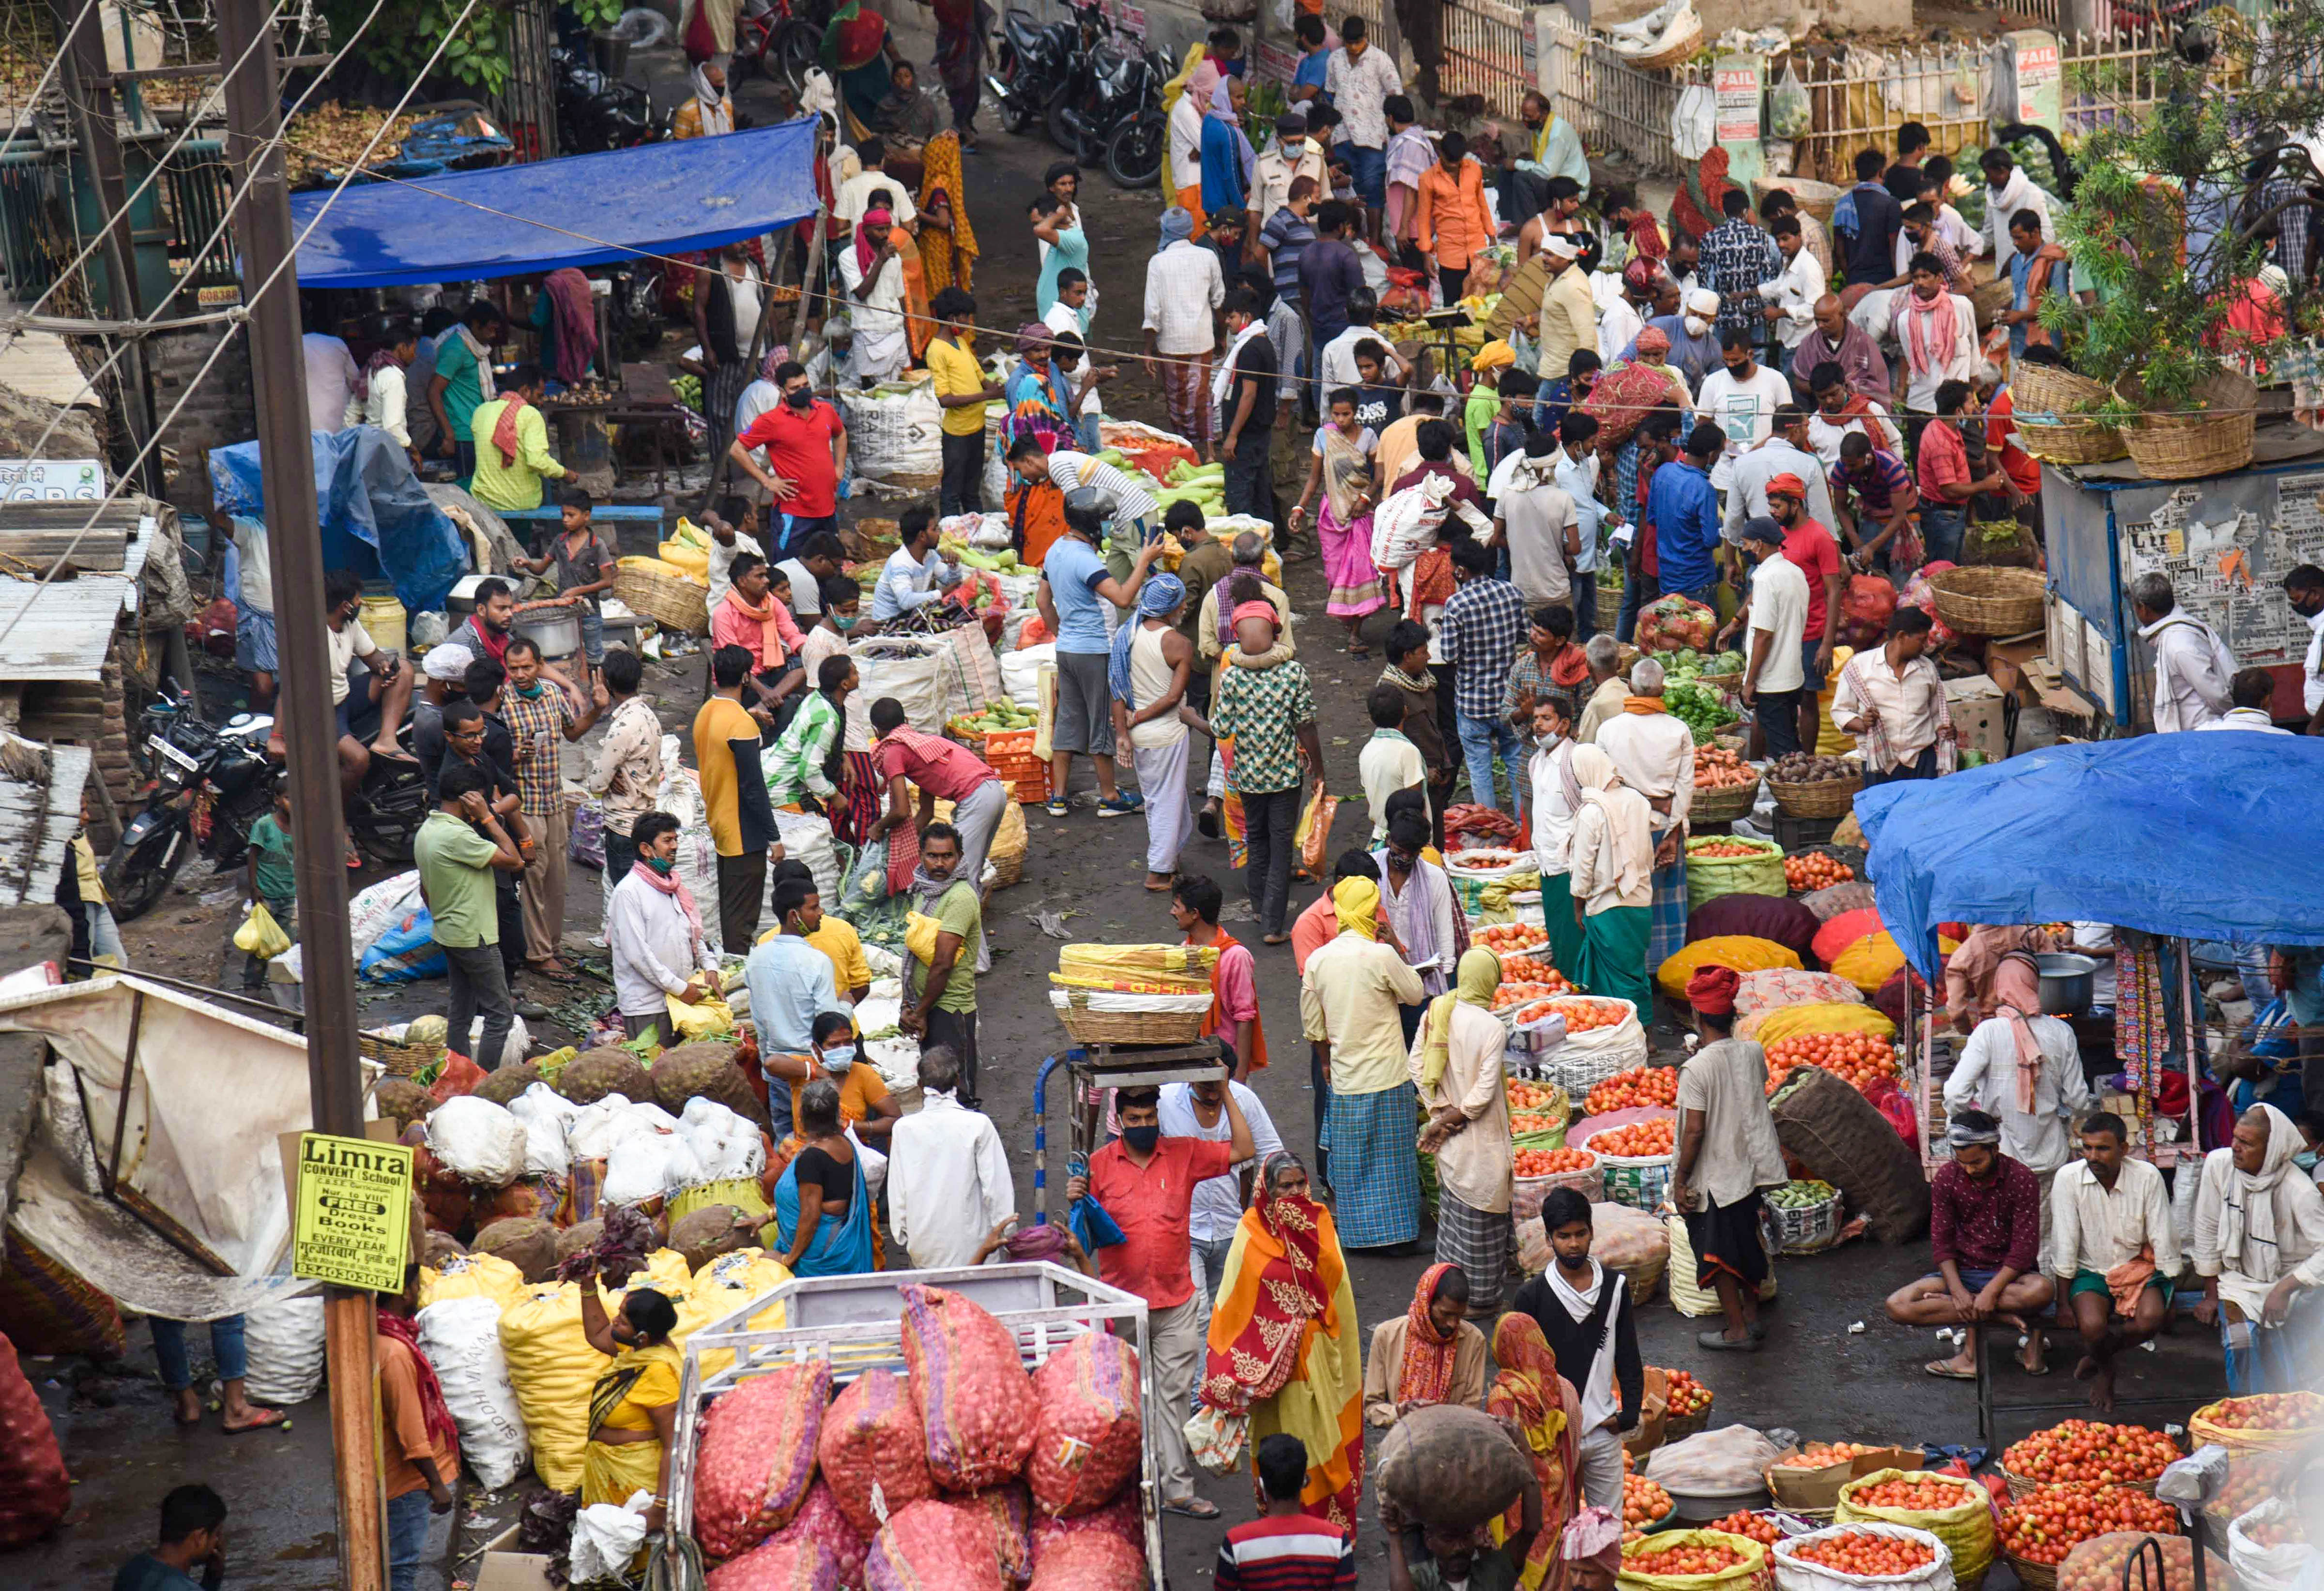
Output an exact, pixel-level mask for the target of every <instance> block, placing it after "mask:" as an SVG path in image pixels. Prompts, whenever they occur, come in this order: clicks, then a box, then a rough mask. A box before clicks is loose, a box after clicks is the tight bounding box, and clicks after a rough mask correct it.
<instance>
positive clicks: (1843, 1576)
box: [1772, 1521, 2188, 1591]
mask: <svg viewBox="0 0 2324 1591" xmlns="http://www.w3.org/2000/svg"><path fill="white" fill-rule="evenodd" d="M1851 1531H1852V1532H1855V1533H1857V1534H1859V1535H1870V1536H1886V1537H1887V1538H1889V1539H1891V1540H1900V1541H1912V1542H1915V1543H1917V1544H1919V1545H1920V1546H1922V1547H1923V1548H1925V1549H1927V1550H1928V1551H1929V1554H1930V1558H1929V1561H1928V1562H1926V1563H1924V1564H1923V1565H1922V1566H1921V1567H1920V1568H1916V1569H1912V1570H1909V1571H1908V1572H1906V1573H1904V1574H1901V1575H1859V1574H1851V1573H1849V1571H1847V1570H1846V1569H1837V1568H1831V1567H1829V1566H1827V1565H1825V1564H1821V1563H1816V1562H1813V1561H1812V1560H1811V1559H1804V1558H1800V1557H1797V1556H1795V1554H1796V1553H1797V1552H1798V1550H1799V1548H1800V1547H1801V1546H1802V1545H1803V1543H1806V1542H1810V1541H1827V1540H1834V1539H1836V1538H1838V1537H1840V1536H1844V1535H1847V1534H1849V1533H1850V1532H1851ZM2125 1539H2126V1540H2127V1538H2125ZM2075 1550H2076V1551H2077V1552H2079V1551H2080V1550H2081V1549H2080V1548H2079V1547H2078V1548H2076V1549H2075ZM1772 1556H1773V1557H1774V1559H1775V1591H1859V1588H1865V1587H1879V1588H1881V1591H1951V1586H1952V1583H1953V1554H1952V1549H1951V1548H1950V1547H1948V1546H1946V1545H1945V1544H1944V1542H1943V1541H1941V1540H1939V1539H1938V1538H1937V1536H1936V1535H1935V1534H1934V1533H1932V1532H1931V1531H1922V1530H1915V1529H1914V1528H1913V1527H1912V1526H1910V1525H1898V1524H1884V1523H1880V1522H1876V1521H1864V1522H1858V1523H1856V1524H1850V1525H1836V1526H1833V1527H1832V1528H1831V1529H1829V1530H1821V1531H1809V1532H1808V1533H1807V1534H1805V1535H1803V1536H1791V1537H1786V1538H1784V1539H1783V1540H1778V1541H1777V1542H1776V1543H1775V1549H1774V1552H1773V1555H1772ZM2061 1583H2062V1581H2061ZM2121 1585H2122V1581H2121V1579H2120V1577H2115V1578H2111V1579H2108V1580H2107V1582H2106V1586H2107V1591H2120V1587H2121ZM2091 1591H2096V1584H2095V1582H2093V1583H2092V1585H2091ZM2153 1591H2163V1587H2162V1586H2155V1587H2153ZM2172 1591H2188V1588H2186V1587H2173V1588H2172Z"/></svg>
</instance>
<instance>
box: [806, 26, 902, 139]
mask: <svg viewBox="0 0 2324 1591" xmlns="http://www.w3.org/2000/svg"><path fill="white" fill-rule="evenodd" d="M889 57H890V49H889V43H888V20H887V18H885V17H883V16H881V14H879V13H878V12H876V11H871V10H867V9H865V7H864V5H863V4H862V0H847V4H846V5H843V6H841V7H840V8H839V9H838V10H836V11H835V12H833V13H832V14H831V25H830V26H829V27H827V28H825V30H824V31H823V69H824V70H825V71H826V72H829V73H830V74H831V81H832V85H833V87H836V88H837V89H838V90H839V95H840V97H841V98H842V99H843V100H844V101H845V102H846V105H847V109H848V112H849V113H850V114H851V115H853V116H854V117H855V119H856V120H857V121H859V122H862V124H864V125H865V126H867V127H868V126H870V125H871V121H872V118H873V117H874V116H876V115H879V112H880V102H881V100H883V99H885V98H887V97H888V89H889V86H890V82H891V80H892V79H891V78H890V71H889V66H890V61H889Z"/></svg>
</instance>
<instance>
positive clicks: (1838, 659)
mask: <svg viewBox="0 0 2324 1591" xmlns="http://www.w3.org/2000/svg"><path fill="white" fill-rule="evenodd" d="M1855 656H1856V648H1854V647H1834V648H1832V649H1831V673H1829V674H1828V675H1826V676H1825V677H1826V678H1827V679H1828V680H1830V681H1831V683H1830V684H1829V685H1825V687H1824V688H1823V689H1822V690H1821V691H1820V692H1818V693H1817V694H1816V743H1815V749H1816V755H1817V756H1819V757H1842V756H1845V755H1847V754H1848V753H1849V752H1850V751H1853V750H1856V737H1855V736H1854V735H1843V734H1841V733H1840V731H1838V730H1836V729H1834V728H1833V727H1832V722H1831V699H1832V697H1833V696H1834V695H1835V694H1838V692H1839V690H1840V670H1841V669H1843V668H1845V667H1848V660H1849V658H1853V657H1855ZM1853 815H1854V814H1850V816H1851V818H1852V817H1853ZM1832 842H1833V843H1834V844H1836V845H1845V844H1848V843H1849V841H1844V840H1840V839H1839V838H1837V837H1835V838H1834V839H1833V841H1832Z"/></svg>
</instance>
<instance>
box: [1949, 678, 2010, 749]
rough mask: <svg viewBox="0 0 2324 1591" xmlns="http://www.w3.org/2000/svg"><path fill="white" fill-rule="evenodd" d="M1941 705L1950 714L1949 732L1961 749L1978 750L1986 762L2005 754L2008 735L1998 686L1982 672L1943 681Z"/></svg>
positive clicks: (2007, 746)
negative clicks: (1951, 732)
mask: <svg viewBox="0 0 2324 1591" xmlns="http://www.w3.org/2000/svg"><path fill="white" fill-rule="evenodd" d="M1945 704H1946V706H1947V708H1948V709H1949V711H1950V713H1951V714H1952V721H1953V733H1954V734H1955V735H1957V736H1959V737H1960V749H1961V750H1964V751H1981V752H1983V753H1984V754H1985V759H1986V760H1987V762H1999V761H2000V760H2001V759H2003V758H2004V757H2006V756H2008V755H2009V745H2008V735H2007V731H2006V730H2005V729H2004V727H2003V724H2002V695H2001V687H2000V686H1999V685H1996V684H1994V683H1993V681H1992V680H1991V679H1990V678H1988V677H1987V676H1985V675H1982V674H1972V675H1969V676H1968V677H1966V678H1963V679H1949V680H1947V681H1945Z"/></svg>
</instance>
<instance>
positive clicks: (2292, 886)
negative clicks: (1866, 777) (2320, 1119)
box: [1856, 731, 2324, 982]
mask: <svg viewBox="0 0 2324 1591" xmlns="http://www.w3.org/2000/svg"><path fill="white" fill-rule="evenodd" d="M2319 791H2324V740H2310V739H2307V738H2305V737H2301V736H2295V735H2265V734H2255V733H2253V732H2250V731H2218V732H2216V733H2186V734H2169V735H2144V736H2141V737H2140V738H2138V739H2136V740H2107V741H2101V742H2099V743H2098V744H2095V745H2087V746H2052V747H2050V748H2047V749H2046V750H2040V751H2033V752H2029V753H2027V754H2026V755H2024V756H2023V757H2013V758H2011V759H2008V760H2007V761H2006V762H1997V763H1994V764H1992V765H1990V766H1988V767H1986V768H1972V769H1969V771H1967V772H1964V773H1958V774H1954V775H1952V776H1950V777H1946V778H1941V779H1935V780H1919V781H1907V782H1904V783H1899V784H1892V785H1883V786H1879V787H1877V788H1876V789H1870V790H1867V791H1864V792H1863V793H1862V794H1861V795H1859V796H1857V798H1856V815H1857V821H1858V823H1861V824H1862V825H1863V826H1864V833H1865V837H1866V839H1867V841H1869V843H1870V845H1871V854H1870V855H1869V857H1868V858H1867V860H1866V864H1865V866H1866V869H1867V871H1868V872H1869V873H1870V874H1871V876H1872V880H1873V885H1872V888H1873V899H1874V904H1875V905H1877V906H1878V907H1879V908H1880V919H1881V921H1882V922H1883V923H1885V924H1886V925H1887V928H1888V932H1889V933H1892V934H1894V935H1895V939H1896V943H1897V944H1898V945H1900V946H1901V947H1903V949H1904V954H1905V956H1906V958H1907V959H1908V960H1910V961H1912V963H1913V966H1914V969H1915V970H1918V971H1919V972H1920V974H1921V976H1922V977H1923V978H1926V979H1930V980H1931V981H1932V982H1933V981H1934V980H1935V979H1936V977H1937V973H1938V959H1937V931H1936V925H1937V924H1939V923H1954V922H1961V923H2002V924H2009V923H2062V922H2096V923H2108V924H2115V925H2116V926H2119V927H2124V928H2136V929H2140V930H2142V931H2143V932H2145V933H2161V934H2169V935H2172V936H2174V937H2179V938H2189V939H2214V940H2225V941H2227V942H2228V943H2235V944H2254V943H2267V944H2324V854H2319V851H2318V850H2317V847H2316V844H2315V839H2316V801H2317V796H2318V792H2319Z"/></svg>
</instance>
